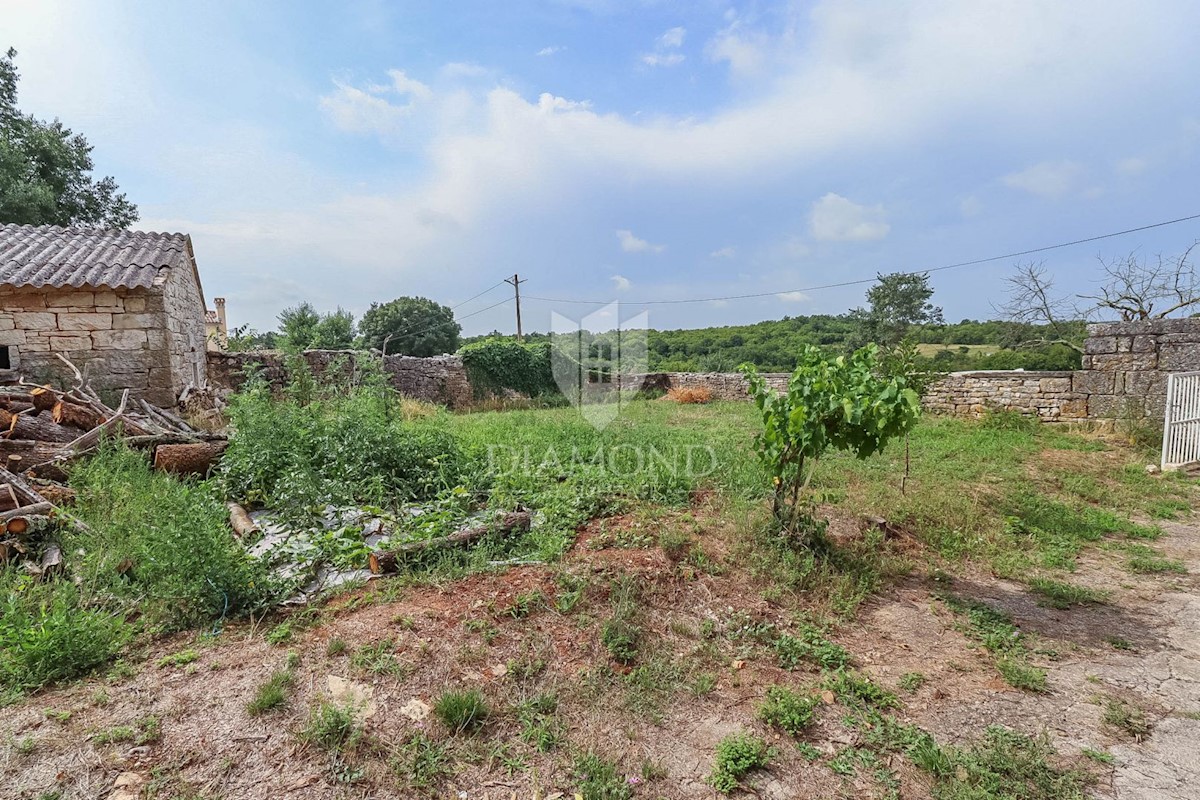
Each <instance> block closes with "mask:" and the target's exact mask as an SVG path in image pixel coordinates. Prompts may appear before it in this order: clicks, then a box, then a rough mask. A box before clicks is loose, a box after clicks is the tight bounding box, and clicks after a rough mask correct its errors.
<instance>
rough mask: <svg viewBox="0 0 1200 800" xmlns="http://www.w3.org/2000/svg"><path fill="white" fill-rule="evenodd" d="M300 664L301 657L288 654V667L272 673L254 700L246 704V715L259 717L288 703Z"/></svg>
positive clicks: (257, 691)
mask: <svg viewBox="0 0 1200 800" xmlns="http://www.w3.org/2000/svg"><path fill="white" fill-rule="evenodd" d="M299 663H300V657H299V656H298V655H297V654H296V653H288V660H287V666H285V667H284V668H283V669H280V670H276V671H275V672H273V673H271V677H269V678H267V680H266V681H264V682H263V683H262V685H260V686H259V687H258V689H257V690H255V693H254V699H253V700H251V701H250V702H249V703H247V704H246V713H248V714H249V715H250V716H252V717H257V716H260V715H262V714H266V713H267V712H269V711H274V710H275V709H277V708H280V707H282V706H283V705H284V704H285V703H287V699H288V693H289V692H290V691H291V689H292V687H293V686H295V685H296V667H297V666H299Z"/></svg>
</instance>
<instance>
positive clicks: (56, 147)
mask: <svg viewBox="0 0 1200 800" xmlns="http://www.w3.org/2000/svg"><path fill="white" fill-rule="evenodd" d="M16 55H17V51H16V50H13V49H12V48H9V50H8V52H7V53H6V54H5V55H4V57H3V58H0V222H10V223H18V224H23V225H87V226H94V227H105V228H127V227H129V226H130V225H131V224H133V223H134V222H136V221H137V219H138V210H137V206H135V205H134V204H133V203H131V202H129V200H127V199H126V197H125V195H124V194H123V193H121V192H119V191H118V188H117V182H116V181H115V180H113V178H111V177H104V178H100V179H99V180H97V179H96V178H94V177H93V176H92V174H91V173H92V169H93V166H94V165H93V163H92V146H91V145H90V144H88V141H87V139H85V138H84V137H83V135H82V134H78V133H73V132H72V131H71V130H70V129H69V128H67V127H66V126H65V125H63V124H62V123H61V122H59V121H58V120H57V119H56V120H54V121H53V122H46V121H45V120H39V119H37V118H35V117H34V116H33V115H32V114H22V113H21V111H20V110H19V109H18V108H17V81H18V79H19V77H20V75H19V73H18V72H17V68H16V65H15V64H14V63H13V59H14V58H16Z"/></svg>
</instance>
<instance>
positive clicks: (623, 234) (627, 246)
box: [617, 230, 667, 253]
mask: <svg viewBox="0 0 1200 800" xmlns="http://www.w3.org/2000/svg"><path fill="white" fill-rule="evenodd" d="M617 241H618V242H620V243H621V249H622V250H624V251H625V252H626V253H661V252H662V251H663V250H666V249H667V246H666V245H663V244H651V243H650V242H648V241H646V240H645V239H639V238H638V237H636V236H634V235H633V231H628V230H620V231H617Z"/></svg>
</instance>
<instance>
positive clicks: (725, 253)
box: [708, 247, 737, 258]
mask: <svg viewBox="0 0 1200 800" xmlns="http://www.w3.org/2000/svg"><path fill="white" fill-rule="evenodd" d="M735 255H737V250H735V249H734V248H732V247H722V248H721V249H719V250H713V251H712V252H711V253H709V254H708V257H709V258H733V257H734V256H735Z"/></svg>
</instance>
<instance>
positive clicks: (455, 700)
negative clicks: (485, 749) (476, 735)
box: [433, 689, 488, 733]
mask: <svg viewBox="0 0 1200 800" xmlns="http://www.w3.org/2000/svg"><path fill="white" fill-rule="evenodd" d="M433 713H434V714H436V715H437V718H438V719H440V720H441V721H442V724H443V725H445V726H446V727H447V728H449V729H450V731H451V732H453V733H463V732H466V731H474V730H476V729H478V728H479V727H480V726H481V725H483V722H484V720H486V719H487V717H488V707H487V703H486V702H485V701H484V699H483V694H482V693H481V692H480V691H479V690H478V689H470V690H468V691H465V692H455V691H446V692H442V696H441V697H439V698H438V699H437V702H435V703H434V704H433Z"/></svg>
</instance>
